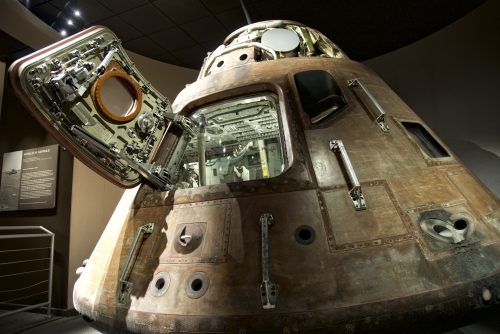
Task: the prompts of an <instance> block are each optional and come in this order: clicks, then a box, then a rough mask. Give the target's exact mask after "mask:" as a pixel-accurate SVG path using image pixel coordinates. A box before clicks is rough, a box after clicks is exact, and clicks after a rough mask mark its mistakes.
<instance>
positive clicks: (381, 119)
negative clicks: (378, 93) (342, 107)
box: [347, 78, 389, 132]
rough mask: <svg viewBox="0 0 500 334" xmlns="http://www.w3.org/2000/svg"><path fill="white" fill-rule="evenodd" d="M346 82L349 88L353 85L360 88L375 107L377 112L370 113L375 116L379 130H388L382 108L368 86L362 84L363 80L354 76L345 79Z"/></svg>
mask: <svg viewBox="0 0 500 334" xmlns="http://www.w3.org/2000/svg"><path fill="white" fill-rule="evenodd" d="M347 84H348V85H349V87H351V88H355V87H359V88H361V90H362V91H363V93H365V95H366V96H367V97H368V99H369V100H370V102H371V103H372V104H373V106H374V107H375V109H377V113H378V114H372V116H373V117H374V118H375V123H377V125H378V126H379V127H380V130H382V131H383V132H389V126H388V125H387V121H386V119H385V115H386V113H385V111H384V109H383V108H382V106H381V105H380V103H378V101H377V100H376V99H375V97H374V96H373V95H372V93H370V91H369V90H368V88H366V86H365V85H364V84H363V82H362V81H361V80H360V79H358V78H355V79H352V80H347ZM353 90H354V89H353ZM370 112H371V111H370Z"/></svg>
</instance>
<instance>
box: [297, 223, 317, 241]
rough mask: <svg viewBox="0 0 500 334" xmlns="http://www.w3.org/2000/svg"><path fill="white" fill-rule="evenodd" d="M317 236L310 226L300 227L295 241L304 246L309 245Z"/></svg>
mask: <svg viewBox="0 0 500 334" xmlns="http://www.w3.org/2000/svg"><path fill="white" fill-rule="evenodd" d="M315 236H316V234H315V232H314V230H313V228H312V227H311V226H309V225H302V226H299V227H298V228H297V229H296V230H295V240H297V242H298V243H300V244H303V245H309V244H311V243H312V242H313V241H314V238H315Z"/></svg>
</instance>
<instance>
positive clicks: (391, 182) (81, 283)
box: [10, 20, 500, 333]
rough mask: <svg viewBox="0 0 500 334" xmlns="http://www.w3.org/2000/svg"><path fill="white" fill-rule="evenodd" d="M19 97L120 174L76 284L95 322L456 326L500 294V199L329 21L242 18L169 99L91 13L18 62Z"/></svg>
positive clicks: (105, 169)
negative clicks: (347, 46) (77, 27)
mask: <svg viewBox="0 0 500 334" xmlns="http://www.w3.org/2000/svg"><path fill="white" fill-rule="evenodd" d="M10 78H11V82H12V84H13V87H14V89H15V92H16V93H17V94H18V96H19V98H20V99H21V100H22V101H23V102H24V103H25V105H26V106H27V107H28V108H29V109H30V111H31V112H32V113H33V115H34V117H36V118H37V119H38V120H39V121H40V122H41V123H42V124H43V125H44V126H45V127H46V128H47V130H48V131H49V132H50V133H51V134H52V135H53V136H54V137H55V138H56V139H57V140H58V141H59V142H60V143H61V144H62V145H64V146H65V147H67V148H68V149H69V150H70V151H71V152H72V153H73V154H74V155H75V157H77V158H78V159H80V160H81V161H82V162H84V163H85V164H87V165H88V166H89V167H90V168H92V169H93V170H95V171H96V172H97V173H99V174H100V175H102V176H103V177H105V178H106V179H108V180H110V181H111V182H113V183H115V184H117V185H120V186H122V187H128V188H130V187H135V186H138V185H140V188H139V190H138V191H137V194H136V195H135V199H134V201H133V205H132V206H131V207H129V208H125V209H124V210H123V211H124V212H123V214H124V216H126V217H125V218H123V219H112V220H111V221H110V222H109V224H108V226H107V227H106V229H105V231H104V233H103V235H102V237H101V238H100V240H99V242H98V244H97V246H96V247H95V250H94V252H93V253H92V255H91V257H90V259H89V261H88V264H87V265H86V267H85V270H84V271H83V273H82V275H81V276H80V278H79V279H78V281H77V283H76V285H75V289H74V305H75V307H76V309H77V310H78V311H79V312H80V313H81V314H82V315H84V316H85V317H86V318H87V319H90V320H92V321H94V324H96V326H97V327H100V328H105V329H108V330H113V331H130V332H140V333H158V332H198V333H200V332H203V333H212V332H217V333H223V332H224V333H225V332H238V333H245V332H283V333H291V332H302V331H303V332H315V331H319V332H339V333H343V332H345V333H352V332H366V331H377V330H378V331H384V332H386V331H398V330H403V329H404V330H418V329H421V328H427V329H428V328H432V329H436V328H439V326H440V325H442V324H443V323H445V322H446V321H447V320H451V321H454V319H457V318H459V317H460V318H462V317H463V316H464V315H468V314H470V312H472V311H473V310H477V309H483V308H488V307H491V306H493V305H495V304H496V303H497V302H498V300H499V295H500V276H499V270H500V261H498V259H499V258H500V239H499V236H500V203H499V201H498V199H497V198H496V197H495V196H494V195H493V194H492V193H490V192H489V191H488V190H487V189H486V188H485V187H484V186H483V185H482V184H481V183H480V182H479V181H478V180H477V179H476V178H475V176H474V175H472V174H471V173H470V172H469V171H468V170H467V169H466V168H465V167H464V166H463V164H462V163H461V162H460V161H459V160H458V159H457V157H456V156H455V155H454V154H453V153H452V152H451V151H450V149H449V148H448V147H447V146H446V145H445V144H444V143H443V142H442V141H441V140H440V139H439V138H438V137H437V136H436V135H435V134H434V133H433V132H432V130H431V129H429V128H428V126H427V125H426V124H425V123H424V122H422V120H421V119H420V118H419V117H418V116H417V115H416V114H415V113H414V112H413V111H412V110H411V109H410V108H409V107H408V106H407V105H406V104H405V103H404V102H403V101H402V100H401V99H400V98H399V97H398V96H397V95H396V94H395V93H394V92H393V91H392V90H391V89H390V88H389V87H388V86H387V85H386V84H385V83H384V81H383V80H381V79H380V78H379V77H378V76H377V75H376V74H375V73H374V72H372V71H371V70H370V69H368V68H367V67H365V66H364V65H363V64H360V63H358V62H355V61H352V60H350V59H349V58H348V56H347V55H346V54H345V53H344V52H342V50H341V49H340V48H339V47H337V46H336V45H335V44H334V43H332V42H331V41H330V40H329V39H328V38H327V37H325V36H324V35H322V34H321V33H320V32H318V31H316V30H314V29H311V28H309V27H306V26H304V25H302V24H300V23H296V22H291V21H281V20H278V21H266V22H260V23H254V24H251V25H248V26H245V27H243V28H241V29H239V30H237V31H235V32H233V33H232V34H230V35H229V36H228V37H227V38H226V39H225V41H224V43H223V44H222V45H221V46H220V47H219V48H217V49H216V50H215V51H214V52H212V53H210V54H209V55H208V56H207V58H206V59H205V61H204V64H203V67H202V69H201V70H200V73H199V77H198V79H197V80H196V82H194V83H192V84H190V85H188V86H187V87H186V88H185V89H184V90H183V91H182V92H181V93H180V94H179V95H178V96H177V98H176V99H175V101H174V102H173V103H172V104H171V103H170V101H168V100H167V99H166V98H165V97H164V96H163V95H162V94H161V93H160V92H159V91H157V90H156V89H155V88H154V87H153V86H152V85H151V84H150V83H149V82H148V81H147V80H146V79H145V78H144V77H143V76H142V75H141V74H140V73H139V70H138V69H137V68H136V67H135V66H134V64H133V63H132V61H131V60H130V59H129V58H128V57H127V54H126V53H125V52H124V50H123V48H122V47H121V44H120V41H119V39H118V38H117V37H116V36H115V35H114V34H113V33H112V32H111V31H109V30H108V29H106V28H104V27H100V26H98V27H92V28H89V29H87V30H85V31H82V32H80V33H78V34H76V35H74V36H71V37H69V38H66V39H64V40H62V41H60V42H58V43H56V44H54V45H51V46H49V47H47V48H45V49H43V50H40V51H37V52H35V53H33V54H31V55H29V56H27V57H25V58H22V59H20V60H18V61H16V62H15V63H14V64H13V65H12V66H11V69H10Z"/></svg>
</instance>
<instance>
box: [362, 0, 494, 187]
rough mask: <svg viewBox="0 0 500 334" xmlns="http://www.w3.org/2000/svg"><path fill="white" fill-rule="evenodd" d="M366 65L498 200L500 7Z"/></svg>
mask: <svg viewBox="0 0 500 334" xmlns="http://www.w3.org/2000/svg"><path fill="white" fill-rule="evenodd" d="M365 64H367V65H368V66H369V67H371V68H372V69H374V70H375V71H376V72H377V73H378V74H379V75H380V76H381V77H382V78H383V79H384V80H385V81H386V82H387V83H388V84H389V85H390V86H391V87H392V88H393V89H394V90H395V91H396V93H397V94H398V95H399V96H400V97H401V98H402V99H403V100H405V102H406V103H407V104H408V105H410V107H412V108H413V110H414V111H415V112H416V113H417V114H418V115H419V116H420V117H421V118H423V120H424V121H425V122H426V123H427V124H429V126H430V127H431V128H432V129H433V130H434V131H435V132H436V133H437V134H438V135H439V136H440V137H441V138H442V139H443V140H444V141H445V143H446V144H448V146H449V147H450V148H451V149H452V151H454V152H455V153H456V154H457V155H458V157H459V158H460V159H461V160H462V161H463V162H464V163H465V165H466V166H467V167H468V168H469V169H471V170H472V171H473V172H474V173H475V174H476V175H477V176H478V177H479V178H480V179H481V180H482V181H483V183H485V184H486V185H487V186H488V187H489V188H490V190H492V191H493V192H494V193H495V194H496V195H497V197H500V103H499V102H498V96H499V95H500V1H497V0H490V1H487V2H486V3H485V4H483V5H481V6H480V7H478V8H477V9H476V10H474V11H473V12H471V13H470V14H468V15H466V16H465V17H463V18H461V19H460V20H458V21H456V22H454V23H452V24H451V25H449V26H448V27H446V28H444V29H442V30H440V31H438V32H436V33H434V34H432V35H430V36H428V37H426V38H424V39H422V40H420V41H418V42H416V43H413V44H411V45H408V46H406V47H404V48H401V49H399V50H396V51H393V52H390V53H388V54H385V55H383V56H380V57H377V58H374V59H371V60H368V61H366V62H365Z"/></svg>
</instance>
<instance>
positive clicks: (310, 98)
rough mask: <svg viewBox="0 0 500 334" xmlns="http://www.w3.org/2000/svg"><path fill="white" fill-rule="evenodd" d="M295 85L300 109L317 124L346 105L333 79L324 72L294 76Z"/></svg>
mask: <svg viewBox="0 0 500 334" xmlns="http://www.w3.org/2000/svg"><path fill="white" fill-rule="evenodd" d="M294 77H295V85H296V86H297V91H298V93H299V98H300V103H301V104H302V109H303V110H304V112H305V113H306V114H308V115H309V117H310V118H311V122H312V123H318V122H320V121H321V120H323V119H324V118H326V117H328V116H329V115H331V114H334V113H335V112H337V111H339V110H340V109H341V108H342V107H344V106H345V105H346V102H345V99H344V97H343V96H342V91H341V90H340V87H339V85H338V84H337V82H336V81H335V79H334V78H333V77H332V76H331V74H330V73H328V72H326V71H320V70H314V71H305V72H300V73H297V74H295V76H294Z"/></svg>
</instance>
